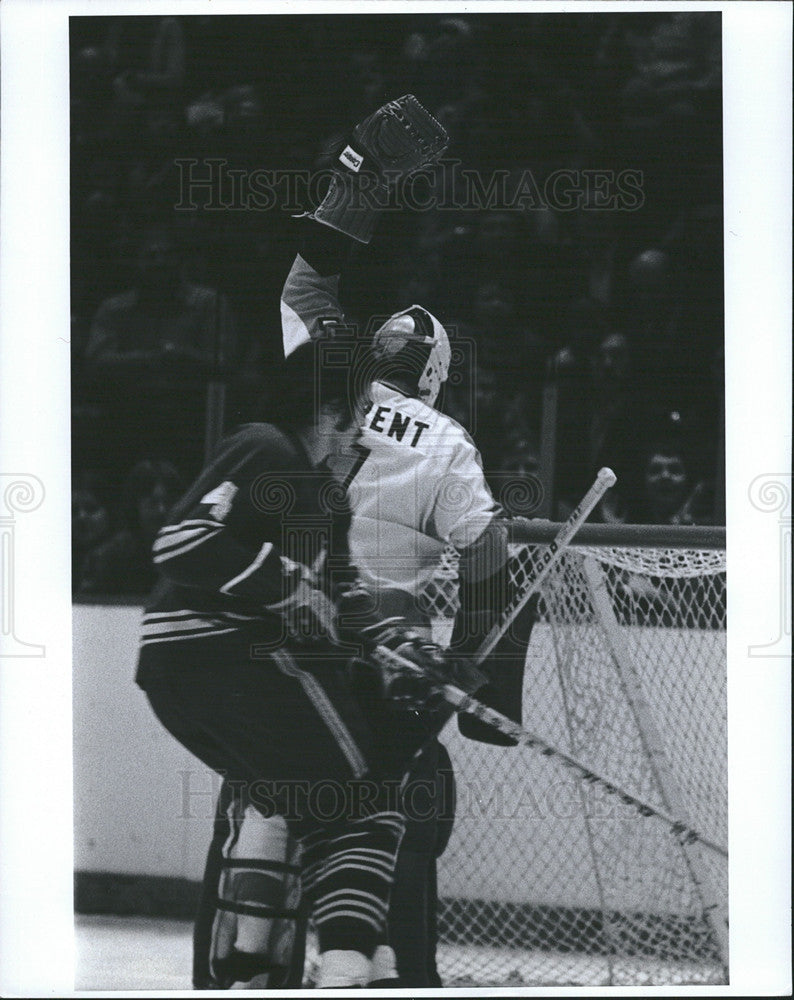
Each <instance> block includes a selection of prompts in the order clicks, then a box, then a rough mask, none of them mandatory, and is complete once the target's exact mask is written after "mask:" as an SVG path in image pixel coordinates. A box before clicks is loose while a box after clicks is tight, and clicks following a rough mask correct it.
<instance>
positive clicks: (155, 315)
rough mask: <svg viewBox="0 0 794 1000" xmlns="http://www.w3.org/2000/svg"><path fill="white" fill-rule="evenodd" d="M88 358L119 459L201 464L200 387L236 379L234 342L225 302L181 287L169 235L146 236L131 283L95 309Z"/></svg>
mask: <svg viewBox="0 0 794 1000" xmlns="http://www.w3.org/2000/svg"><path fill="white" fill-rule="evenodd" d="M86 359H87V362H88V366H89V368H90V369H91V370H92V371H93V374H94V377H95V379H96V380H97V381H98V382H100V384H101V385H104V386H105V389H106V397H105V400H104V402H105V408H106V411H107V412H108V413H109V414H110V415H111V416H112V421H113V423H114V425H115V427H116V429H117V431H118V434H119V435H120V440H119V441H118V442H116V444H117V447H118V448H119V453H120V454H122V455H126V456H127V457H128V458H129V457H132V458H133V459H134V458H135V457H142V456H143V455H146V454H154V453H157V454H159V455H161V456H163V457H168V458H172V459H173V458H175V457H177V456H178V457H179V458H180V460H181V461H182V463H183V464H188V465H191V466H195V465H198V464H200V462H201V458H202V444H203V430H204V404H205V386H206V384H207V381H208V380H209V379H212V378H214V379H216V380H217V379H222V378H227V379H234V378H236V376H237V374H238V368H237V364H236V361H237V357H236V335H235V329H234V322H233V320H232V317H231V314H230V311H229V308H228V305H227V303H226V299H225V297H224V296H223V295H220V294H219V293H218V292H216V291H215V290H214V289H212V288H207V287H203V286H201V285H196V284H192V283H190V282H188V281H186V280H185V277H184V273H183V268H182V261H181V256H180V254H179V251H178V249H177V245H176V242H175V240H174V238H173V236H172V235H171V234H170V233H169V232H168V230H166V229H163V228H162V227H154V228H150V229H149V230H148V231H147V232H146V233H145V234H144V236H143V238H142V240H141V243H140V248H139V252H138V257H137V261H136V274H135V282H134V284H133V286H132V288H130V289H129V290H128V291H126V292H123V293H122V294H120V295H116V296H113V297H112V298H109V299H106V300H105V301H104V302H103V303H102V304H101V305H100V307H99V309H98V311H97V313H96V316H95V317H94V321H93V324H92V326H91V333H90V337H89V343H88V347H87V350H86ZM131 442H135V444H134V445H133V452H134V454H133V455H132V456H130V455H129V449H130V443H131Z"/></svg>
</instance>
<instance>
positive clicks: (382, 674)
mask: <svg viewBox="0 0 794 1000" xmlns="http://www.w3.org/2000/svg"><path fill="white" fill-rule="evenodd" d="M338 622H339V634H340V636H341V640H342V641H343V642H345V643H347V644H350V645H355V646H356V647H357V649H356V655H355V656H354V657H353V660H352V661H351V669H352V674H353V677H354V679H355V681H356V682H357V685H358V686H359V687H360V688H362V689H366V690H368V691H369V692H371V693H372V692H373V691H375V692H377V694H378V695H379V696H380V697H382V698H388V699H390V700H391V701H394V702H397V703H399V704H400V706H401V707H403V708H410V709H414V708H416V709H432V708H435V707H437V706H438V704H439V703H440V701H441V700H443V699H442V697H441V693H440V692H441V689H442V688H443V686H444V684H446V683H453V684H456V685H459V686H461V687H464V688H465V690H466V691H468V692H473V691H476V690H477V689H478V688H479V687H480V686H482V685H483V684H485V683H486V682H487V678H486V677H485V675H484V674H482V673H480V671H478V670H477V669H476V668H474V667H471V666H470V665H469V664H468V663H466V661H463V660H460V659H455V658H451V657H448V656H447V655H446V653H445V652H444V650H443V649H442V648H441V646H439V645H438V644H436V643H434V642H431V641H429V640H428V639H425V638H423V637H422V636H420V635H419V633H417V632H416V631H415V630H414V629H412V628H411V627H410V626H409V625H408V624H407V622H406V620H405V619H404V618H403V617H401V616H393V617H390V618H382V617H380V616H379V615H378V614H377V608H376V607H375V603H374V600H373V598H372V596H371V595H370V594H368V593H367V592H366V591H362V590H353V591H349V592H348V593H346V594H344V595H343V596H342V597H341V598H340V602H339V616H338ZM351 626H355V627H352V628H351ZM379 648H380V649H381V650H388V651H389V652H392V653H396V654H397V655H398V656H399V657H400V658H401V659H402V660H404V661H406V662H405V664H404V665H400V664H399V663H397V662H395V661H394V660H392V659H391V658H390V657H388V656H384V655H381V654H379V653H378V649H379ZM411 665H413V666H411ZM414 668H415V669H414Z"/></svg>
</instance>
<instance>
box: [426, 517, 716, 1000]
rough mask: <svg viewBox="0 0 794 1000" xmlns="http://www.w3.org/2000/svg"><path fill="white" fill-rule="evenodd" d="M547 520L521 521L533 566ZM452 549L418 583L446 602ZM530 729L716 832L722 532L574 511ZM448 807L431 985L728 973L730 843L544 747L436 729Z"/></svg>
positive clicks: (543, 601) (517, 563)
mask: <svg viewBox="0 0 794 1000" xmlns="http://www.w3.org/2000/svg"><path fill="white" fill-rule="evenodd" d="M558 528H559V525H554V524H551V523H550V522H518V523H517V524H516V525H515V528H514V531H513V535H512V540H511V571H512V573H513V574H514V576H515V577H516V579H526V578H530V579H531V578H532V576H533V574H534V573H535V571H536V568H537V567H540V566H542V565H543V553H544V548H545V547H546V546H548V544H549V542H550V541H551V539H552V538H553V537H554V535H555V534H556V531H557V529H558ZM455 579H456V567H455V560H454V555H453V554H452V553H448V554H447V557H446V558H445V560H444V561H443V562H442V567H441V568H440V570H439V573H438V576H437V578H436V580H435V581H434V582H433V584H431V586H430V587H429V588H428V591H427V594H426V595H425V596H426V600H427V602H428V604H429V606H431V607H432V609H433V614H434V623H435V627H436V632H437V635H438V637H439V638H443V637H444V635H448V631H449V625H450V621H451V619H452V617H453V616H454V612H455V606H456V597H455ZM539 614H540V618H539V621H538V624H537V625H536V627H535V630H534V631H533V635H532V639H531V642H530V646H529V650H528V656H527V669H526V674H525V687H524V720H525V724H526V726H527V728H528V729H530V730H532V731H533V732H537V733H538V734H539V735H540V736H542V737H543V738H545V739H547V740H548V741H549V743H552V744H554V745H556V746H559V747H560V748H562V749H563V750H564V751H566V752H568V753H570V754H572V755H576V756H577V757H578V758H580V759H584V760H585V761H587V762H588V763H589V764H590V765H591V766H592V767H593V770H594V771H598V772H599V773H602V774H605V775H608V776H609V777H610V778H611V779H612V780H614V781H615V783H616V784H619V785H621V787H625V788H627V789H628V790H629V791H630V792H631V793H632V794H635V795H637V796H638V797H642V798H645V799H646V800H647V801H650V802H653V803H654V804H657V803H658V806H659V807H660V808H661V809H667V810H669V811H671V812H673V813H676V814H679V815H682V816H683V817H684V818H685V819H686V820H687V821H688V822H690V823H691V825H692V826H694V827H695V828H697V829H698V830H702V831H703V832H704V833H705V834H706V835H707V836H708V837H710V838H711V839H712V840H714V841H715V842H717V843H720V844H723V845H725V846H726V847H727V743H726V739H727V737H726V705H725V688H726V676H725V659H726V658H725V532H724V529H720V528H690V527H677V528H659V527H645V526H636V525H635V526H607V525H585V526H583V527H582V528H581V529H580V532H579V534H578V535H577V536H576V538H575V539H574V541H573V542H572V544H571V546H570V548H569V549H568V550H567V551H566V552H565V553H564V555H563V558H562V559H560V560H559V562H558V563H557V564H556V565H555V567H554V570H553V572H551V573H549V575H548V577H547V578H546V579H545V581H544V582H543V584H542V586H541V589H540V604H539ZM442 739H443V741H444V742H445V743H446V745H447V747H448V749H449V751H450V754H451V757H452V759H453V764H454V768H455V772H456V779H457V783H458V809H457V814H456V820H455V827H454V829H453V833H452V838H451V841H450V844H449V847H448V848H447V851H446V852H445V854H444V855H443V857H442V858H441V859H440V862H439V896H440V906H439V948H438V953H439V967H440V973H441V977H442V980H443V982H444V984H445V985H447V986H452V985H456V984H458V985H482V986H498V985H516V986H519V985H530V986H532V985H585V986H588V985H590V986H592V985H596V986H598V985H670V984H680V985H684V984H687V983H715V984H718V983H725V982H727V971H726V967H727V924H726V920H727V860H726V859H725V858H724V857H723V856H721V855H719V854H717V853H715V852H713V851H712V852H706V851H703V850H702V849H701V848H700V846H699V845H697V844H694V845H693V844H687V843H685V842H684V843H682V842H680V841H679V840H677V839H676V838H674V837H671V836H670V835H669V832H668V831H666V830H664V829H660V824H659V821H658V820H654V818H653V817H652V816H642V815H639V814H637V812H636V811H633V810H629V809H626V808H623V807H622V806H621V803H620V802H619V801H616V800H615V799H614V797H610V796H607V795H601V794H599V791H598V788H597V787H596V786H594V785H588V783H587V782H586V781H583V780H582V779H581V778H579V777H578V776H577V775H576V774H574V773H571V771H570V770H568V769H565V768H564V767H562V766H561V765H560V764H559V763H558V762H555V761H554V760H553V759H551V758H544V757H539V755H538V754H537V753H533V752H532V751H531V750H525V749H524V748H522V747H515V748H501V747H500V748H495V747H491V746H487V745H484V744H480V743H476V742H473V741H469V740H465V739H464V738H462V737H461V736H460V735H459V733H458V732H457V726H456V724H455V722H454V720H453V721H452V722H451V723H450V725H449V726H448V727H447V729H446V730H445V731H444V733H443V734H442Z"/></svg>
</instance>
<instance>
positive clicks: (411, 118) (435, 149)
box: [311, 94, 449, 243]
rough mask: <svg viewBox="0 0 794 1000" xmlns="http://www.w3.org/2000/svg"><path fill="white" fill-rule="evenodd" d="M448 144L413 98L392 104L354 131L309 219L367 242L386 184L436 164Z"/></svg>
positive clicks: (437, 125) (382, 203)
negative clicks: (328, 185)
mask: <svg viewBox="0 0 794 1000" xmlns="http://www.w3.org/2000/svg"><path fill="white" fill-rule="evenodd" d="M448 141H449V137H448V136H447V133H446V131H445V129H444V128H443V127H442V126H441V124H440V123H439V122H437V121H436V119H435V118H434V117H433V116H432V115H431V114H430V112H429V111H427V110H426V109H425V108H423V107H422V105H421V104H420V103H419V101H417V99H416V98H415V97H414V96H413V94H405V95H404V96H403V97H400V98H398V99H397V100H396V101H389V103H388V104H384V105H383V107H381V108H378V110H377V111H376V112H375V113H374V114H371V115H370V116H369V117H368V118H365V119H364V121H363V122H361V123H360V124H358V125H356V127H355V128H354V129H353V134H352V136H351V137H350V139H349V141H348V142H347V143H346V144H345V146H344V148H343V149H342V151H341V153H340V154H339V156H338V157H337V160H336V163H335V164H334V167H333V176H332V178H331V184H330V187H329V188H328V191H327V192H326V195H325V197H324V198H323V200H322V202H321V203H320V204H319V205H318V206H317V208H316V209H315V210H314V212H313V213H312V214H311V218H312V219H314V220H316V221H317V222H320V223H322V224H323V225H324V226H330V227H331V228H332V229H337V230H339V231H340V232H342V233H346V234H347V235H348V236H352V237H353V239H356V240H358V241H359V242H360V243H369V241H370V240H371V239H372V234H373V232H374V230H375V225H376V223H377V221H378V216H379V210H380V209H381V208H383V207H384V206H385V204H386V203H387V197H388V195H387V190H386V188H387V186H388V184H390V183H394V182H396V181H397V180H398V179H399V178H400V177H402V176H405V175H407V174H410V173H413V171H415V170H418V169H419V168H420V167H423V166H426V165H428V164H430V163H433V162H434V161H435V160H436V159H437V158H438V157H439V156H441V154H442V153H443V152H444V150H445V149H446V148H447V143H448Z"/></svg>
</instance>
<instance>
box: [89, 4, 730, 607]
mask: <svg viewBox="0 0 794 1000" xmlns="http://www.w3.org/2000/svg"><path fill="white" fill-rule="evenodd" d="M720 31H721V27H720V15H719V13H715V12H710V13H700V12H693V11H675V12H671V13H663V12H657V13H603V14H590V13H587V14H585V13H577V14H566V15H561V14H560V15H557V14H511V15H475V16H468V15H467V16H457V15H456V16H446V17H444V16H439V15H426V16H408V15H401V16H373V15H357V16H352V15H351V16H341V15H333V16H311V17H282V16H267V17H264V16H253V17H251V16H246V17H238V16H234V17H230V16H223V17H167V18H163V17H138V18H127V17H123V18H122V17H108V18H100V17H92V18H72V19H71V35H72V37H71V138H72V175H71V197H72V357H73V372H72V383H73V406H72V419H73V429H72V430H73V433H72V441H73V464H74V503H73V506H74V510H75V514H74V524H73V540H74V544H73V551H74V560H73V561H74V586H75V590H76V592H79V593H81V594H91V593H95V594H100V593H114V592H123V591H135V592H142V591H144V590H146V589H148V587H149V586H150V584H151V582H152V577H151V570H150V569H149V562H148V546H149V545H150V541H151V537H153V532H156V530H157V525H158V523H160V524H161V523H162V522H163V518H164V517H165V514H166V511H167V509H168V505H169V504H170V503H171V502H172V501H173V499H174V498H175V497H176V495H178V492H179V490H180V489H182V488H183V486H184V483H185V482H186V481H189V480H190V479H191V478H192V477H193V475H194V474H195V472H196V471H197V469H198V468H199V467H200V465H201V462H202V460H203V457H204V442H205V437H206V435H207V433H209V432H211V430H212V428H211V424H212V419H213V414H215V415H217V413H218V412H219V401H220V403H221V404H222V405H221V410H222V411H223V412H224V414H225V417H224V420H225V424H226V426H231V425H233V424H235V423H238V422H240V421H245V420H251V419H255V418H256V415H257V410H258V407H259V404H260V403H261V402H262V400H263V399H266V397H267V393H268V372H269V370H270V369H272V366H273V365H274V364H275V363H276V362H277V360H278V358H279V356H280V352H281V333H280V320H279V306H278V303H279V292H280V289H281V285H282V283H283V281H284V277H285V276H286V273H287V271H288V269H289V266H290V264H291V262H292V259H293V257H294V254H295V252H296V249H297V235H296V232H295V230H296V227H295V224H294V222H293V221H292V220H291V215H292V214H294V213H295V211H297V209H298V206H291V211H288V210H286V208H285V206H284V205H283V204H281V205H280V204H273V205H262V204H252V203H250V202H249V203H248V204H247V206H246V205H245V204H240V203H238V202H239V199H237V201H235V197H236V196H235V195H234V194H233V189H232V188H229V187H227V188H226V189H224V190H225V193H224V198H225V199H226V200H227V207H221V208H218V207H215V208H212V207H208V204H207V197H208V196H207V194H206V192H205V193H204V194H203V196H202V197H203V198H204V200H203V201H202V197H198V200H197V203H196V207H193V208H191V207H190V204H186V199H185V190H184V187H185V177H186V171H188V172H189V171H193V172H192V173H190V174H189V176H190V177H192V178H194V179H195V178H198V177H204V176H209V174H208V171H209V169H210V168H209V167H207V165H206V164H207V161H210V160H213V159H214V160H221V161H223V171H224V177H225V178H227V181H228V184H230V185H231V184H233V181H232V180H231V178H233V176H234V175H235V172H237V174H236V176H238V177H250V176H251V173H252V172H253V171H263V170H264V171H280V172H282V174H284V173H286V172H288V171H304V173H307V172H311V171H316V170H317V169H318V168H320V167H322V166H323V165H324V164H327V163H328V161H329V152H328V151H329V150H332V149H334V148H335V146H336V145H338V143H339V140H340V138H343V137H344V135H345V133H346V131H347V130H348V129H349V127H350V126H351V124H352V123H354V122H356V121H357V120H360V119H361V118H362V117H364V116H365V115H366V114H368V113H370V112H371V111H373V110H374V109H375V108H377V107H378V106H379V105H380V104H382V103H384V102H385V101H386V100H389V99H391V98H393V97H396V96H399V95H400V94H403V93H407V92H411V93H414V94H416V95H417V97H418V98H419V100H420V101H422V103H423V104H425V106H426V107H428V108H429V109H430V110H431V111H432V112H433V113H434V114H435V115H436V117H438V118H439V120H440V121H441V122H442V123H443V124H444V125H445V126H446V128H447V130H448V131H449V133H450V136H451V143H450V147H449V149H448V151H447V153H446V155H445V158H444V161H443V163H442V164H441V166H440V167H439V168H438V172H437V175H436V178H435V185H436V188H438V185H439V184H441V183H442V182H443V189H444V190H445V191H447V192H452V195H451V197H450V198H449V200H448V203H447V204H445V205H442V206H441V207H437V208H436V209H434V210H429V211H407V210H406V211H400V212H386V213H385V214H384V217H383V219H382V221H381V223H380V226H379V229H378V232H377V237H376V239H375V240H373V242H372V244H371V245H370V246H369V247H367V248H360V249H359V253H358V254H357V257H356V258H355V260H354V263H353V266H352V268H351V273H350V277H349V279H348V280H347V282H346V284H345V287H344V289H343V301H344V303H345V305H346V307H347V309H348V312H349V315H350V318H351V319H352V320H353V321H354V322H357V323H360V324H362V325H366V323H367V320H368V319H369V317H371V316H373V315H381V316H383V315H388V314H389V313H391V312H394V311H396V310H397V309H399V308H404V307H406V306H407V305H410V304H411V303H413V302H418V303H421V304H422V305H424V306H426V307H427V308H429V309H430V310H431V311H432V312H434V313H435V314H436V315H437V316H438V318H439V319H440V320H441V321H442V322H443V323H444V325H445V326H446V327H447V328H448V329H449V330H450V332H451V334H452V340H453V347H455V346H456V345H457V347H458V350H457V351H456V352H454V354H453V367H452V377H451V379H450V384H449V385H448V387H447V389H446V391H445V394H444V396H443V399H442V404H441V405H442V406H443V407H444V408H445V409H446V410H447V411H448V412H449V413H450V414H451V415H453V416H455V417H456V418H458V419H460V420H461V422H462V423H463V424H464V425H465V426H466V427H467V428H468V429H469V430H470V431H471V433H472V435H473V437H474V439H475V442H476V443H477V445H478V447H479V448H480V450H481V452H482V455H483V461H484V465H485V468H486V471H487V473H488V474H489V476H491V477H492V480H493V483H494V490H495V492H498V488H499V484H500V483H502V482H503V481H504V480H505V477H510V476H512V477H521V476H526V475H530V474H534V473H537V472H538V471H539V467H540V460H541V451H542V449H543V441H542V436H543V434H548V433H549V427H550V426H551V425H552V424H553V433H554V438H555V441H556V445H555V448H554V449H553V450H552V451H553V456H554V467H553V493H554V506H553V508H552V509H551V510H550V511H549V513H550V514H551V515H552V516H556V517H561V516H563V515H564V514H565V512H566V510H568V509H569V508H570V507H571V506H572V505H573V504H574V503H575V502H576V500H577V499H578V497H579V496H580V495H581V493H582V492H583V491H584V489H585V488H586V486H587V485H588V484H589V482H590V481H591V480H592V475H593V473H594V472H595V471H596V470H597V469H598V468H599V467H600V466H601V465H610V466H612V467H613V468H614V469H615V471H616V472H617V473H618V475H619V477H620V489H618V490H615V491H613V493H612V495H611V496H610V498H609V502H608V503H606V504H604V505H603V506H602V508H601V510H600V512H599V516H600V517H601V518H602V519H603V520H607V521H629V522H635V523H636V522H640V523H641V522H645V523H692V522H693V521H694V522H698V523H713V522H714V521H715V520H719V518H720V509H719V484H720V478H721V476H722V475H723V473H722V469H721V465H720V461H719V453H720V449H721V427H722V405H723V404H722V386H723V375H722V349H723V312H722V301H723V279H722V137H721V48H720ZM190 163H194V164H196V165H195V166H194V167H190V166H189V164H190ZM186 164H187V165H188V166H186ZM461 166H462V167H463V168H465V171H467V172H468V174H469V179H468V180H467V179H466V177H464V175H463V174H462V173H461ZM560 171H568V174H567V175H565V176H566V177H567V178H568V182H567V189H566V190H569V191H570V189H572V188H575V189H576V197H575V198H574V199H573V201H572V203H571V204H565V203H564V201H563V196H562V195H560V197H559V198H557V199H556V200H555V198H549V197H548V191H549V190H551V189H552V188H550V186H549V183H548V182H549V181H550V179H553V178H554V177H555V176H557V175H559V172H560ZM588 171H589V172H591V173H592V172H593V171H596V172H597V173H598V174H600V175H602V176H612V177H617V176H621V177H629V178H633V180H632V182H631V191H630V192H629V193H632V194H633V195H634V197H633V200H632V199H628V201H626V202H624V203H623V204H622V206H616V204H615V202H614V201H609V200H607V202H606V203H605V202H604V200H603V199H602V198H601V196H600V189H598V188H596V187H593V186H592V185H587V184H584V182H583V181H582V178H584V177H586V176H587V172H588ZM626 171H629V172H630V174H628V175H627V174H626V173H625V172H626ZM609 172H611V174H610V173H609ZM442 174H443V177H442ZM472 174H474V175H476V176H477V177H478V178H480V180H481V186H480V188H479V193H477V191H476V190H475V194H476V195H477V196H476V197H473V196H472V188H471V181H470V178H471V175H472ZM493 178H500V181H499V183H500V184H501V185H502V186H501V188H500V192H501V194H500V196H499V197H496V199H494V198H491V199H490V201H489V196H488V184H489V182H490V181H491V180H493ZM638 178H639V180H638ZM529 179H531V182H532V186H533V190H534V191H535V192H536V193H537V194H539V195H540V197H533V196H529V195H527V191H528V188H527V184H528V180H529ZM241 183H242V182H241ZM427 183H428V185H429V184H430V182H429V181H428V182H427ZM638 189H639V191H640V192H641V197H639V198H638V197H636V195H637V190H638ZM494 190H496V189H495V188H494ZM557 190H558V191H563V189H562V188H558V189H557ZM197 191H198V192H199V194H201V190H200V188H197ZM229 191H232V194H229ZM522 192H524V194H525V195H527V196H525V197H524V198H520V197H519V195H520V194H521V193H522ZM421 193H422V191H421V189H420V191H419V194H421ZM613 193H614V192H613ZM191 197H192V195H191ZM187 201H190V199H187ZM300 207H305V206H300ZM549 386H552V387H553V392H549V391H548V388H549ZM544 387H545V389H544ZM544 405H545V407H546V419H545V422H544ZM550 406H553V408H554V413H553V415H554V420H553V421H551V423H550V422H549V420H548V416H549V409H548V408H549V407H550ZM208 414H209V417H208ZM208 428H209V429H208ZM215 431H217V428H215ZM546 453H547V454H548V448H547V449H546ZM546 471H547V472H548V470H546Z"/></svg>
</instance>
